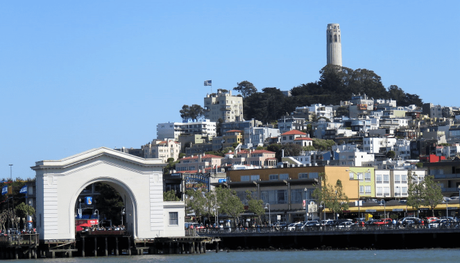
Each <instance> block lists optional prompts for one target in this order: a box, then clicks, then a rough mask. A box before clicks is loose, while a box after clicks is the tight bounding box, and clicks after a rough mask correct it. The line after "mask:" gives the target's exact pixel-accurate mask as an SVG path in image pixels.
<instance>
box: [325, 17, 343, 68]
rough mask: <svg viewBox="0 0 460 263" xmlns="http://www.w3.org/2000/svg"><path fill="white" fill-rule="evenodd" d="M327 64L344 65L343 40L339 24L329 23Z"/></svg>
mask: <svg viewBox="0 0 460 263" xmlns="http://www.w3.org/2000/svg"><path fill="white" fill-rule="evenodd" d="M326 34H327V36H326V37H327V39H326V40H327V64H328V65H329V64H332V65H337V66H342V40H341V36H340V25H339V24H328V25H327V32H326Z"/></svg>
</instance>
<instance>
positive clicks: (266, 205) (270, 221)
mask: <svg viewBox="0 0 460 263" xmlns="http://www.w3.org/2000/svg"><path fill="white" fill-rule="evenodd" d="M265 209H268V225H269V226H271V225H272V219H271V215H270V204H269V203H266V204H265Z"/></svg>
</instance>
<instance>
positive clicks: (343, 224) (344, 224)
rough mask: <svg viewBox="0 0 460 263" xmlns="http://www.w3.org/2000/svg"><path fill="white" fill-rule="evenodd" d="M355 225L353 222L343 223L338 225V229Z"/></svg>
mask: <svg viewBox="0 0 460 263" xmlns="http://www.w3.org/2000/svg"><path fill="white" fill-rule="evenodd" d="M354 225H355V224H354V223H353V222H351V221H343V222H341V223H339V224H338V225H337V227H338V228H349V227H352V226H354Z"/></svg>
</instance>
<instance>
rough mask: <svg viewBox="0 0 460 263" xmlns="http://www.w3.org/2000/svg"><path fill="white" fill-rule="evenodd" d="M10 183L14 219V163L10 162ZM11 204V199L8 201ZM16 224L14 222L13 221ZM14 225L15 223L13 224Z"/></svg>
mask: <svg viewBox="0 0 460 263" xmlns="http://www.w3.org/2000/svg"><path fill="white" fill-rule="evenodd" d="M9 165H10V181H11V182H10V183H11V206H12V207H13V212H12V217H13V218H12V220H13V221H14V195H13V164H12V163H10V164H9ZM8 204H9V201H8ZM13 224H14V222H13ZM13 227H14V225H13Z"/></svg>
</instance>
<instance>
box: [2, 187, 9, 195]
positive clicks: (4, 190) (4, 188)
mask: <svg viewBox="0 0 460 263" xmlns="http://www.w3.org/2000/svg"><path fill="white" fill-rule="evenodd" d="M7 193H8V185H5V186H3V187H2V195H5V194H7Z"/></svg>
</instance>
